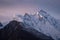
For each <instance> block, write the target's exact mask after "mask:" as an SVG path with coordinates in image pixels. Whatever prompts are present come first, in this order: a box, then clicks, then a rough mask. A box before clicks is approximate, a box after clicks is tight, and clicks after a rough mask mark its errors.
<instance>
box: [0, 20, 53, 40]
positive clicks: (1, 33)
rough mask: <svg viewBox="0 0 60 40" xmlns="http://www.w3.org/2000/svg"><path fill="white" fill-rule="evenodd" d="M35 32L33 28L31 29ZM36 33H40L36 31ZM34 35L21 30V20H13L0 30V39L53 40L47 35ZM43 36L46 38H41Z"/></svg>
mask: <svg viewBox="0 0 60 40" xmlns="http://www.w3.org/2000/svg"><path fill="white" fill-rule="evenodd" d="M32 31H34V32H35V33H36V31H35V30H32ZM38 34H40V35H41V34H42V33H40V32H38ZM40 35H39V36H38V37H37V36H36V35H34V34H33V33H31V32H28V31H26V30H23V25H21V22H17V21H15V20H13V21H11V22H10V23H9V24H7V25H6V26H5V27H4V28H3V29H1V30H0V40H53V39H52V38H51V37H48V36H46V35H44V34H42V35H41V36H40ZM43 36H44V37H45V38H46V39H43Z"/></svg>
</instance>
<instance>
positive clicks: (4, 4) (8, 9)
mask: <svg viewBox="0 0 60 40" xmlns="http://www.w3.org/2000/svg"><path fill="white" fill-rule="evenodd" d="M38 8H40V9H43V10H45V11H46V12H47V13H49V14H51V15H52V16H53V17H55V18H57V19H60V0H0V21H1V20H10V19H11V18H12V17H13V16H14V15H15V14H24V13H25V12H27V13H36V12H37V11H38Z"/></svg>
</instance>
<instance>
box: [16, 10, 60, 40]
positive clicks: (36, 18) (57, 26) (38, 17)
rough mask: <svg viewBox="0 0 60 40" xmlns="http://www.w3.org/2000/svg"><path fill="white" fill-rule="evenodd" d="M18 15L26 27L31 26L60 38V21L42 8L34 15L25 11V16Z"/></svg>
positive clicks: (57, 39)
mask: <svg viewBox="0 0 60 40" xmlns="http://www.w3.org/2000/svg"><path fill="white" fill-rule="evenodd" d="M17 16H18V17H19V18H21V19H22V20H23V23H24V24H25V26H26V27H25V28H30V27H31V28H33V29H35V30H37V31H39V32H41V33H44V34H45V35H47V36H51V37H52V38H53V39H55V40H59V39H60V22H59V21H57V19H55V18H54V17H52V16H51V15H49V14H48V13H47V12H45V11H44V10H40V11H38V12H37V13H36V14H34V15H32V14H28V13H25V15H24V16H22V15H17Z"/></svg>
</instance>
